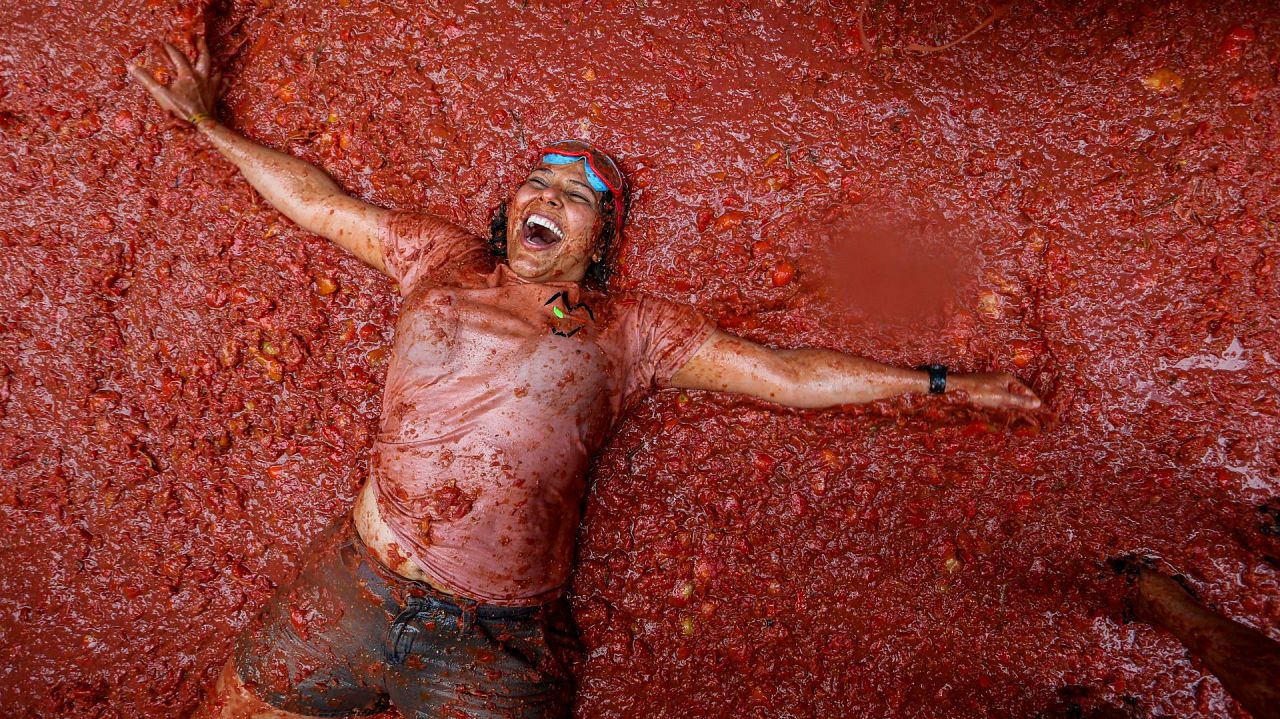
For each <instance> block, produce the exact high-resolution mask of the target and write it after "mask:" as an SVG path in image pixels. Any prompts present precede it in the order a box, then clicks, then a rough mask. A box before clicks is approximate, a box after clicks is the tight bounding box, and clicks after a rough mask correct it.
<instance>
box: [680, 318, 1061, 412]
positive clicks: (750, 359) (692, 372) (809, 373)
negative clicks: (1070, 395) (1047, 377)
mask: <svg viewBox="0 0 1280 719" xmlns="http://www.w3.org/2000/svg"><path fill="white" fill-rule="evenodd" d="M671 384H672V385H673V386H675V387H682V388H684V389H709V390H715V391H719V392H733V393H737V394H745V395H750V396H752V397H758V398H760V399H763V400H767V401H769V402H776V403H778V404H782V405H786V406H788V407H803V408H817V407H832V406H835V405H841V404H861V403H864V402H872V401H875V400H878V399H885V398H887V397H894V396H897V395H900V394H907V393H909V392H927V391H929V375H928V373H926V372H918V371H915V370H909V369H902V368H898V367H890V366H889V365H885V364H881V363H879V362H873V361H872V360H868V359H863V358H861V357H853V356H851V355H846V354H841V353H839V352H833V351H831V350H823V349H799V350H774V349H770V348H768V347H763V346H761V345H758V344H755V343H754V342H749V341H747V340H744V339H742V338H740V337H734V336H733V335H730V334H726V333H724V332H716V333H715V334H714V335H712V336H711V337H710V338H709V339H708V340H707V341H706V342H705V343H704V344H703V345H702V347H701V348H700V349H699V350H698V352H697V354H695V355H694V356H693V357H692V358H690V360H689V361H688V362H686V363H685V365H684V366H683V367H681V368H680V371H678V372H676V374H675V375H674V376H673V377H672V378H671ZM954 390H963V391H965V392H966V393H967V394H968V395H969V399H970V400H971V401H972V402H973V403H974V404H977V405H981V406H984V407H1002V408H1006V409H1035V408H1037V407H1039V406H1040V399H1039V398H1038V397H1036V395H1035V393H1034V392H1032V391H1031V390H1030V389H1029V388H1027V386H1026V385H1024V384H1022V383H1021V382H1019V381H1018V380H1017V379H1014V378H1013V377H1012V376H1010V375H1006V374H972V375H952V376H950V377H949V378H948V379H947V391H949V392H950V391H954Z"/></svg>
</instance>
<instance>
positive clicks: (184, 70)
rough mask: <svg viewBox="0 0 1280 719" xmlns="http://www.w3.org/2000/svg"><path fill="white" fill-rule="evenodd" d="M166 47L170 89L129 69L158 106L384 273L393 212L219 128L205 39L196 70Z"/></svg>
mask: <svg viewBox="0 0 1280 719" xmlns="http://www.w3.org/2000/svg"><path fill="white" fill-rule="evenodd" d="M164 48H165V54H166V55H167V56H168V59H169V62H170V64H171V65H172V69H173V72H174V80H173V82H172V83H171V84H170V85H169V86H168V87H166V86H164V85H162V84H160V83H159V82H157V81H156V79H155V78H154V77H152V76H151V73H149V72H147V71H146V70H145V69H143V68H142V67H140V66H138V65H134V66H131V67H130V68H129V73H130V74H131V75H133V77H134V79H135V80H137V81H138V82H139V83H141V84H142V86H143V87H145V88H146V89H147V91H148V92H150V93H151V96H152V97H154V98H155V100H156V102H158V103H159V104H160V106H161V107H163V108H164V109H165V110H168V111H169V112H170V113H172V114H173V115H174V116H175V117H177V118H178V119H180V120H183V121H186V122H190V123H192V124H193V125H195V126H196V127H197V128H198V129H199V131H200V132H201V134H203V135H204V136H205V137H206V138H208V140H209V142H210V143H212V144H213V146H214V147H215V148H217V150H218V152H220V153H222V156H223V157H225V158H227V159H228V160H230V161H231V162H232V164H234V165H235V166H236V167H238V168H239V169H240V172H241V173H242V174H243V175H244V178H245V179H246V180H248V181H249V184H250V185H253V187H254V189H256V190H257V191H258V192H259V193H261V194H262V196H263V197H264V198H266V200H267V202H269V203H271V205H272V207H275V208H276V209H277V210H279V211H280V212H281V213H283V214H284V215H285V216H286V217H288V218H289V219H291V220H293V221H294V222H296V223H298V225H299V226H301V227H302V228H303V229H305V230H307V231H308V232H312V233H315V234H317V235H320V236H321V237H324V238H326V239H328V240H330V241H332V242H333V243H334V244H337V245H338V246H340V247H342V248H343V249H345V250H347V251H348V252H350V253H351V254H353V255H355V256H356V257H359V258H360V259H361V260H363V261H364V262H365V263H366V264H369V265H370V266H372V267H374V268H376V269H378V270H379V271H381V272H383V273H385V272H386V271H387V268H386V265H385V263H384V262H383V257H382V239H381V238H382V235H383V232H384V231H385V228H386V225H387V222H388V219H389V217H390V215H391V212H390V211H389V210H385V209H383V208H381V207H377V206H375V205H370V204H369V203H367V202H362V201H360V200H357V199H355V198H354V197H351V196H350V195H348V194H347V193H345V192H343V191H342V188H341V187H338V185H337V183H335V182H334V181H333V180H331V179H330V178H329V176H328V175H326V174H324V172H322V171H321V170H320V169H319V168H317V167H315V166H314V165H311V164H308V163H306V162H303V161H302V160H299V159H298V158H296V157H293V156H291V155H286V154H284V153H282V152H276V151H275V150H271V149H269V148H266V147H263V146H262V145H259V144H256V143H254V142H251V141H249V140H248V139H246V138H245V137H243V136H241V135H239V134H237V133H236V132H234V131H233V130H230V129H229V128H227V127H224V126H223V125H220V124H218V121H217V120H215V119H214V117H213V105H214V102H215V101H216V100H217V95H218V84H219V82H220V80H221V76H220V75H218V74H217V73H213V74H210V57H209V48H208V47H207V46H206V45H205V42H204V39H203V38H201V39H200V48H199V49H200V57H199V58H198V59H197V60H196V63H195V66H194V67H193V66H192V65H191V62H190V61H189V60H188V59H187V56H186V55H184V54H182V52H181V51H180V50H178V49H177V48H175V47H174V46H172V45H170V44H168V43H165V45H164Z"/></svg>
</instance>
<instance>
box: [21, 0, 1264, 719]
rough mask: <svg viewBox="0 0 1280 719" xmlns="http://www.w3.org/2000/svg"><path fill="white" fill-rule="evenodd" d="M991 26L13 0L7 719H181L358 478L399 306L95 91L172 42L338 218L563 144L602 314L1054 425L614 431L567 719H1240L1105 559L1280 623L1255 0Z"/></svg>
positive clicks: (770, 420) (438, 6)
mask: <svg viewBox="0 0 1280 719" xmlns="http://www.w3.org/2000/svg"><path fill="white" fill-rule="evenodd" d="M46 6H47V7H46ZM860 7H863V10H860V9H859V8H860ZM997 10H998V8H997V7H996V6H994V5H991V4H988V3H943V2H907V1H905V0H888V1H887V2H868V3H839V2H828V1H827V0H798V1H796V2H790V1H787V0H776V1H769V0H755V1H753V2H743V1H740V0H725V1H722V2H697V3H695V2H679V3H671V2H652V1H645V0H636V1H632V2H623V1H621V0H599V1H597V2H568V3H562V2H547V1H545V0H529V1H527V2H518V3H494V2H479V3H469V2H460V1H454V0H444V1H443V2H437V3H408V2H383V1H381V0H378V1H374V0H226V1H225V2H218V3H214V4H212V5H211V6H209V7H206V6H205V5H204V4H203V3H201V2H197V1H194V0H173V1H172V2H161V1H159V0H133V1H132V2H120V3H105V4H104V3H100V2H92V1H90V0H66V1H65V2H60V3H43V4H32V3H4V4H3V7H0V37H3V38H4V43H3V44H4V46H5V50H4V52H2V53H0V208H3V209H2V211H0V246H2V247H3V251H0V471H2V472H3V474H2V477H3V480H2V481H0V522H2V523H3V532H4V537H5V539H4V541H3V546H2V547H0V564H2V566H3V570H2V571H0V655H2V656H3V657H4V659H3V661H0V713H2V714H4V715H5V716H13V717H27V716H32V717H34V716H40V717H170V716H178V715H181V714H183V713H185V712H187V711H189V710H190V709H191V708H192V707H193V706H194V705H195V703H196V702H197V701H198V700H199V698H200V696H201V694H202V692H204V691H205V690H206V688H207V687H208V686H209V684H210V683H211V681H212V678H213V677H214V676H215V674H216V672H217V671H218V669H219V668H220V667H221V666H222V664H223V662H224V661H225V660H226V657H227V656H228V654H229V652H230V648H231V643H232V641H233V639H234V638H235V637H236V635H237V634H238V632H239V631H240V630H241V629H242V628H243V627H244V626H245V625H246V624H248V622H249V621H250V620H251V619H252V618H253V617H254V615H255V614H256V613H257V612H258V610H259V609H260V608H261V607H262V605H263V604H264V603H265V602H266V600H267V598H268V597H269V596H270V594H271V592H272V591H273V589H274V587H276V586H277V585H279V584H280V583H282V582H286V581H288V580H289V579H290V578H291V575H292V571H293V569H294V567H296V565H297V563H298V561H299V558H300V556H301V553H302V552H303V551H304V549H305V546H306V543H307V541H308V539H309V538H310V537H312V536H314V535H315V534H317V533H318V532H319V531H320V530H321V529H322V528H323V527H324V526H325V525H327V524H328V523H329V522H330V521H332V520H333V518H335V517H337V516H339V515H341V514H343V513H344V512H347V511H349V508H350V506H351V502H352V500H353V498H354V496H355V492H356V491H357V489H358V488H359V484H360V482H361V481H362V480H363V478H364V477H365V476H366V474H367V472H368V457H369V448H370V446H371V442H372V438H373V432H374V430H375V424H376V421H377V418H378V413H379V405H378V403H379V398H380V392H381V387H382V382H383V379H384V375H385V369H386V363H387V359H388V348H389V346H390V340H391V335H392V333H393V326H394V319H395V317H396V313H397V311H398V309H399V301H400V300H399V298H398V295H397V294H396V291H395V288H394V287H393V286H392V283H391V282H389V281H388V280H387V279H386V278H384V277H383V276H381V275H379V274H378V273H376V272H375V271H373V270H371V269H368V268H365V267H363V266H362V265H360V264H359V262H358V261H357V260H355V259H354V258H351V257H348V256H345V255H344V253H343V251H342V250H341V249H339V248H337V247H334V246H331V245H330V244H328V243H327V242H325V241H324V240H322V239H320V238H317V237H314V236H310V235H307V234H306V233H304V232H302V231H300V230H299V229H297V228H296V227H295V226H293V225H292V224H291V223H290V222H289V221H288V220H287V219H285V218H284V217H283V216H281V215H280V214H279V213H277V212H276V211H274V210H273V209H272V208H271V207H270V206H268V205H267V204H266V203H265V202H264V201H262V200H261V199H260V198H259V197H257V196H256V195H255V193H254V192H253V191H252V190H251V189H250V188H249V187H248V185H247V184H245V183H244V182H243V181H242V180H241V179H239V177H238V176H237V175H236V173H235V171H234V169H233V168H232V167H231V165H230V164H228V163H226V162H224V161H222V160H221V158H219V157H218V156H217V154H216V153H215V152H214V151H212V150H211V149H210V148H209V147H208V146H206V145H204V144H202V143H201V142H200V141H199V139H198V137H196V136H195V135H194V134H193V133H192V132H191V131H190V130H189V129H186V128H183V127H178V126H176V125H175V124H174V123H171V122H169V121H168V120H166V119H165V117H164V116H163V114H162V112H161V110H160V109H159V108H158V107H157V106H156V105H155V104H154V103H153V102H152V101H151V100H150V99H149V98H148V97H147V96H146V95H145V94H144V93H143V91H142V90H141V89H140V88H139V87H137V86H136V85H135V84H133V83H132V82H131V81H130V80H129V78H128V77H127V75H126V73H125V67H126V64H127V63H129V62H132V61H133V60H134V59H135V58H137V57H144V58H145V59H146V61H147V62H148V63H151V66H152V67H153V68H155V69H157V70H158V69H159V67H160V66H159V64H158V61H157V60H156V57H157V56H156V55H154V54H152V53H151V52H150V51H148V50H147V43H148V42H149V41H151V40H152V39H156V38H169V39H172V40H174V41H177V42H179V43H180V44H182V46H183V47H187V48H190V44H189V40H188V38H189V37H190V36H191V35H192V33H196V32H203V31H204V30H205V28H206V27H207V31H208V35H209V39H210V45H211V46H212V47H213V48H214V53H215V55H216V58H217V62H218V63H219V64H220V65H221V66H222V67H223V68H224V71H225V75H226V78H227V90H226V92H225V96H224V98H223V101H222V102H221V103H220V104H219V108H218V110H219V115H220V118H221V119H222V120H223V121H224V122H226V123H227V124H229V125H230V126H232V127H233V128H235V129H237V130H238V131H240V132H243V133H244V134H246V135H247V136H249V137H250V138H252V139H255V140H257V141H259V142H262V143H265V144H267V145H269V146H272V147H275V148H278V149H282V150H286V151H288V152H291V153H294V154H296V155H298V156H300V157H302V158H304V159H306V160H308V161H310V162H314V163H317V164H319V165H320V166H321V167H323V168H324V169H325V170H326V171H327V172H329V173H330V174H331V175H332V176H333V177H334V178H335V179H336V180H337V181H338V182H339V183H341V184H342V185H343V186H344V187H346V188H347V189H348V190H350V191H351V192H352V193H354V194H356V195H358V196H359V197H361V198H363V199H366V200H368V201H371V202H376V203H379V204H382V205H384V206H388V207H395V208H405V209H409V208H414V209H424V210H429V211H432V212H435V213H438V214H440V215H442V216H444V217H447V218H449V219H451V220H453V221H455V222H458V223H460V224H462V225H463V226H465V227H468V228H471V229H473V230H475V231H477V232H482V231H484V230H485V228H486V227H487V224H488V220H489V218H490V216H491V214H492V212H493V211H494V210H495V208H497V207H498V206H499V204H501V202H502V201H503V200H504V199H505V197H506V195H507V193H508V192H509V191H510V190H511V188H512V187H513V186H514V184H515V183H516V182H517V181H518V180H519V179H521V178H522V176H523V175H522V173H524V171H525V170H526V168H527V166H528V164H527V163H528V162H529V161H530V159H531V153H534V152H536V149H537V147H538V146H539V143H542V142H546V141H551V140H556V139H560V138H563V137H582V138H587V139H590V140H591V141H592V142H595V143H597V144H598V145H599V146H601V147H603V148H605V149H607V150H609V151H611V152H613V153H614V154H615V155H616V156H618V157H619V158H621V161H622V165H623V167H624V169H625V170H626V172H627V173H628V174H629V176H630V178H631V180H632V182H633V183H634V185H635V187H636V188H637V193H636V197H635V202H634V205H633V212H632V214H631V216H630V222H629V224H628V226H627V228H626V232H625V240H624V242H623V244H622V250H621V253H620V266H619V268H618V272H617V273H616V275H615V278H614V280H613V285H612V287H613V289H615V290H637V291H643V292H647V293H650V294H653V295H655V296H657V297H660V298H663V299H666V300H672V301H676V302H682V303H688V304H691V305H693V306H695V307H696V308H697V309H698V310H699V311H700V312H702V313H704V314H705V315H707V316H708V317H711V318H713V319H714V320H715V321H716V322H717V323H718V324H719V326H720V327H721V328H722V329H724V330H726V331H730V332H734V333H737V334H740V335H742V336H745V337H747V338H750V339H752V340H755V341H758V342H764V343H767V344H770V345H773V346H779V347H801V346H821V347H828V348H833V349H837V350H841V351H846V352H851V353H856V354H860V355H863V356H867V357H870V358H873V359H877V360H880V361H885V362H892V363H895V364H900V365H918V364H923V363H926V362H943V363H946V364H948V365H950V366H951V367H953V368H954V369H955V370H956V371H978V370H982V371H986V370H999V371H1009V372H1013V373H1015V374H1016V375H1017V376H1019V377H1020V378H1022V379H1024V380H1025V381H1027V382H1028V383H1029V384H1031V385H1032V386H1033V387H1034V388H1035V389H1036V391H1037V392H1039V393H1040V394H1041V395H1042V396H1043V397H1044V398H1045V400H1046V403H1047V406H1048V407H1049V408H1050V409H1051V412H1046V413H1044V414H1042V415H1037V416H1035V417H1019V418H1011V417H1001V416H993V415H989V414H984V413H978V412H975V411H972V410H969V409H967V408H966V407H965V406H964V405H962V404H960V403H958V402H953V401H951V400H946V401H939V400H931V399H928V398H922V397H909V398H901V399H897V400H893V401H887V402H882V403H879V404H877V405H875V406H873V407H860V408H858V407H851V408H842V409H836V410H830V411H821V412H794V411H787V410H780V409H777V408H774V407H770V406H768V405H766V404H764V403H761V402H757V401H750V400H745V399H741V398H735V397H730V396H715V395H712V394H709V393H701V392H689V393H680V392H677V391H664V392H661V393H658V394H656V395H654V396H652V397H650V398H649V399H648V400H646V401H644V402H642V403H641V404H640V405H639V406H638V407H637V408H636V410H635V411H634V413H633V414H632V415H631V417H630V418H629V419H627V420H626V421H624V422H622V423H621V425H620V426H619V429H618V432H617V434H616V436H615V437H614V438H613V439H612V441H611V442H610V443H608V445H607V446H606V449H605V450H604V451H603V453H602V454H601V455H599V457H598V458H597V461H596V464H595V467H594V469H593V470H592V473H591V475H590V477H589V481H590V483H591V489H590V491H589V494H588V499H587V502H586V507H585V515H584V521H583V525H582V529H581V531H580V533H579V536H578V556H577V570H576V574H575V576H574V578H573V581H572V585H571V587H572V599H573V606H574V609H575V611H576V616H577V621H578V624H579V625H580V627H581V632H582V636H583V639H584V642H585V644H586V646H587V648H588V652H587V655H586V658H585V659H584V660H583V661H582V662H581V663H580V664H579V665H578V666H577V667H576V670H575V671H576V673H577V675H578V678H579V700H578V706H577V710H576V714H577V716H580V717H593V718H594V717H618V718H621V717H679V718H685V717H836V716H910V717H980V716H988V717H1010V716H1034V715H1036V714H1037V713H1039V712H1046V713H1050V712H1054V711H1061V712H1067V713H1070V712H1072V711H1074V709H1075V707H1079V708H1080V709H1081V710H1083V711H1084V712H1089V711H1093V710H1106V711H1112V712H1122V713H1127V714H1128V715H1132V716H1148V715H1150V716H1181V717H1218V716H1232V715H1236V716H1238V715H1240V711H1239V710H1238V709H1237V708H1236V707H1235V704H1234V703H1233V702H1232V700H1231V699H1230V698H1228V697H1227V695H1226V694H1225V692H1224V691H1223V689H1222V687H1221V685H1220V684H1219V683H1218V682H1217V680H1216V679H1214V678H1213V677H1212V676H1210V675H1208V674H1207V673H1206V671H1205V670H1204V669H1203V668H1202V667H1201V666H1198V665H1197V664H1195V663H1194V662H1192V661H1191V660H1189V659H1188V658H1187V655H1186V653H1185V652H1184V650H1183V649H1182V648H1181V646H1180V645H1179V644H1178V643H1177V642H1176V640H1174V639H1173V638H1172V637H1171V636H1170V635H1168V634H1167V633H1163V632H1161V631H1157V630H1154V629H1151V628H1149V627H1146V626H1144V625H1138V624H1124V623H1122V622H1121V621H1120V615H1119V612H1118V611H1117V610H1116V607H1115V602H1114V601H1113V599H1114V593H1115V587H1114V586H1113V585H1112V584H1110V583H1109V581H1108V579H1107V575H1106V571H1105V570H1104V569H1103V568H1102V567H1101V565H1100V562H1101V561H1102V560H1103V559H1104V558H1106V557H1107V556H1109V555H1112V554H1116V553H1120V552H1135V551H1136V552H1143V553H1148V554H1156V555H1160V556H1162V557H1164V558H1165V559H1166V560H1168V561H1169V562H1170V563H1171V564H1173V565H1174V566H1176V567H1177V568H1179V569H1181V570H1182V571H1185V572H1186V573H1187V574H1188V576H1189V577H1190V579H1191V581H1192V582H1193V584H1194V585H1195V586H1196V587H1197V588H1198V589H1199V591H1200V594H1201V597H1202V598H1203V599H1204V600H1205V601H1206V602H1208V603H1209V604H1211V605H1213V606H1215V607H1216V608H1218V609H1219V610H1221V611H1223V612H1224V613H1226V614H1227V615H1229V616H1232V617H1234V618H1237V619H1240V620H1241V621H1244V622H1247V623H1249V624H1251V625H1253V626H1256V627H1259V628H1260V629H1262V630H1263V631H1265V632H1267V633H1269V635H1270V636H1272V637H1277V636H1280V577H1278V576H1277V572H1276V569H1275V568H1274V567H1273V566H1271V565H1269V564H1267V563H1266V562H1265V561H1264V560H1263V559H1262V557H1261V555H1260V554H1259V553H1258V552H1256V551H1254V550H1252V549H1250V548H1249V541H1248V540H1249V536H1250V535H1249V531H1250V526H1251V525H1250V522H1251V521H1252V516H1251V515H1252V514H1253V507H1254V506H1256V505H1257V504H1258V503H1260V502H1261V501H1264V500H1265V499H1266V498H1268V497H1270V496H1273V495H1275V494H1277V493H1280V454H1278V452H1280V442H1278V440H1277V437H1280V408H1278V407H1277V394H1278V390H1280V381H1278V380H1277V370H1278V369H1280V367H1278V365H1280V333H1278V332H1277V314H1278V312H1280V302H1278V301H1277V299H1278V298H1277V289H1276V281H1275V272H1274V266H1275V264H1276V259H1277V258H1276V253H1277V239H1278V237H1280V235H1278V232H1280V230H1278V229H1277V228H1278V227H1280V225H1278V224H1277V223H1280V206H1278V205H1277V198H1276V190H1275V188H1276V187H1278V186H1280V169H1277V168H1280V88H1278V87H1277V72H1278V69H1280V12H1278V11H1277V8H1276V6H1275V4H1274V3H1267V2H1248V1H1246V0H1235V1H1233V2H1224V3H1204V2H1195V1H1194V0H1185V1H1181V2H1172V3H1154V4H1151V3H1137V2H1105V1H1103V0H1088V1H1086V2H1082V3H1048V4H1045V3H1032V2H1023V3H1014V4H1012V5H1009V6H1008V7H1005V8H1003V12H1001V13H1000V14H999V16H998V17H997V18H996V19H995V20H994V21H993V22H991V23H989V24H987V25H985V26H983V27H981V28H979V25H980V24H981V23H983V21H984V20H985V19H987V18H988V16H989V15H990V14H991V13H992V12H995V11H997ZM974 28H979V29H978V30H977V32H974V33H973V34H972V35H971V36H969V37H967V38H964V39H963V40H962V41H960V42H958V43H955V44H954V45H950V46H947V45H948V44H949V43H951V42H952V41H954V40H957V39H959V38H962V37H963V36H964V35H965V34H966V33H968V32H969V31H970V30H972V29H974ZM943 46H947V47H943ZM938 48H941V49H938ZM1121 715H1124V714H1121Z"/></svg>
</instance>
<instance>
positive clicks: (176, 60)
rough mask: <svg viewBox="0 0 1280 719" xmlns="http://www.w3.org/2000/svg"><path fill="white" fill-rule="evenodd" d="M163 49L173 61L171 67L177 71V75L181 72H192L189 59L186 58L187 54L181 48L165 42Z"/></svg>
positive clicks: (189, 73)
mask: <svg viewBox="0 0 1280 719" xmlns="http://www.w3.org/2000/svg"><path fill="white" fill-rule="evenodd" d="M164 51H165V53H167V54H168V55H169V61H170V62H172V63H173V67H174V69H175V70H177V71H178V74H179V75H181V74H183V73H186V74H187V75H191V74H194V73H193V71H192V69H191V61H189V60H187V56H186V55H184V54H183V53H182V51H181V50H179V49H178V48H176V47H174V46H173V45H170V44H169V43H168V42H166V43H165V44H164Z"/></svg>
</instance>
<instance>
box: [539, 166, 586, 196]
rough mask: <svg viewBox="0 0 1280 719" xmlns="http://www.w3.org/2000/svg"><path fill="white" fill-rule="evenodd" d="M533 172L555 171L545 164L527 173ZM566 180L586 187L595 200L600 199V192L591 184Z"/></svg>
mask: <svg viewBox="0 0 1280 719" xmlns="http://www.w3.org/2000/svg"><path fill="white" fill-rule="evenodd" d="M534 172H545V173H548V174H552V175H554V174H555V173H554V172H553V171H552V170H551V168H550V167H547V166H546V165H539V166H538V167H536V168H534V170H533V172H531V173H529V174H531V175H532V174H533V173H534ZM568 182H572V183H573V184H575V185H581V186H582V187H584V188H586V190H587V192H590V193H591V196H592V197H594V198H596V199H597V200H599V199H600V193H598V192H596V188H594V187H592V186H591V185H588V184H587V183H585V182H583V181H582V180H568Z"/></svg>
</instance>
